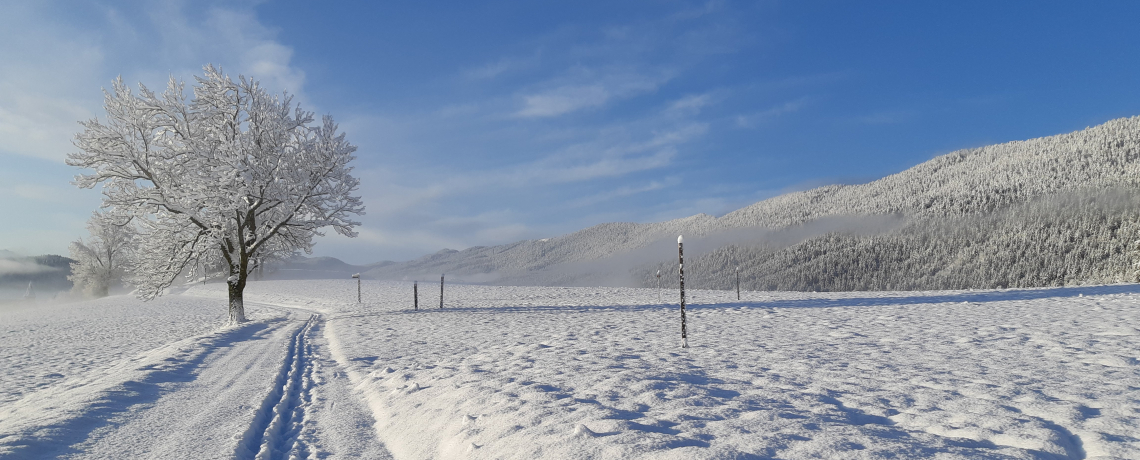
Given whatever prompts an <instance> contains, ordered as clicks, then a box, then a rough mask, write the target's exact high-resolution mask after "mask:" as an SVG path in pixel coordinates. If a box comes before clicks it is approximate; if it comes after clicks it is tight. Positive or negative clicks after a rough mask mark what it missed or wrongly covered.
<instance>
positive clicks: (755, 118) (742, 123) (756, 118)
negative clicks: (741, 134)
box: [735, 97, 809, 128]
mask: <svg viewBox="0 0 1140 460" xmlns="http://www.w3.org/2000/svg"><path fill="white" fill-rule="evenodd" d="M808 103H809V98H807V97H802V98H799V99H796V100H794V101H789V102H785V103H783V104H780V105H777V106H774V107H770V108H767V109H764V110H761V111H759V112H752V113H747V114H742V115H737V116H736V117H735V122H736V126H737V127H739V128H755V127H756V126H757V125H759V124H760V123H764V122H766V121H769V120H773V119H775V118H778V117H780V116H782V115H787V114H789V113H795V112H798V111H800V109H803V108H804V107H805V106H806V105H807V104H808Z"/></svg>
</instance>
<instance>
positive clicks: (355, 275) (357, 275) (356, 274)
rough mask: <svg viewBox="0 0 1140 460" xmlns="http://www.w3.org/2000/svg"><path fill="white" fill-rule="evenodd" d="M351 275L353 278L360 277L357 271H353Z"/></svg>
mask: <svg viewBox="0 0 1140 460" xmlns="http://www.w3.org/2000/svg"><path fill="white" fill-rule="evenodd" d="M352 277H353V278H360V274H359V273H354V274H353V275H352Z"/></svg>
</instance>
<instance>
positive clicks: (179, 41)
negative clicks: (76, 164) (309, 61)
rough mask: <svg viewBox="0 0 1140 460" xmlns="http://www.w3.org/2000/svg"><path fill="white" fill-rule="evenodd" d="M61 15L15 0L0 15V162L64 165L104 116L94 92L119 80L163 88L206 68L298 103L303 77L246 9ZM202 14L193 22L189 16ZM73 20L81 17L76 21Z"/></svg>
mask: <svg viewBox="0 0 1140 460" xmlns="http://www.w3.org/2000/svg"><path fill="white" fill-rule="evenodd" d="M57 8H59V5H54V4H51V3H48V2H33V1H20V0H14V1H11V2H5V5H4V14H2V15H0V42H3V43H4V44H5V46H3V47H0V152H6V153H11V154H18V155H27V156H34V157H39V158H46V159H52V160H55V161H62V160H63V158H65V157H66V155H67V153H69V152H72V151H74V147H73V146H72V145H71V139H72V138H73V136H74V135H75V133H76V132H78V130H79V125H78V123H77V122H78V121H80V120H85V119H89V118H91V117H93V116H96V115H99V114H101V113H102V107H101V106H102V93H100V91H99V88H102V87H108V86H110V82H111V80H112V79H113V78H114V77H115V76H118V75H121V76H123V77H124V79H126V80H127V81H128V83H132V84H133V83H135V82H137V81H142V82H145V83H146V84H147V85H149V86H152V87H157V88H161V87H162V85H164V84H165V82H166V79H167V78H168V77H169V76H170V75H174V76H176V77H178V78H182V79H185V80H191V75H194V74H200V73H201V67H202V66H203V65H205V64H206V63H214V64H215V65H222V66H223V67H225V70H226V71H227V72H233V73H234V74H237V73H243V74H246V75H249V76H253V77H255V78H257V79H259V80H261V82H262V83H263V84H264V85H265V86H266V87H267V88H271V89H273V90H274V91H281V90H286V89H287V90H289V92H291V93H293V94H296V95H298V100H299V101H303V100H304V99H303V98H304V95H303V87H304V82H305V75H304V72H302V71H300V70H299V69H297V68H296V67H295V66H293V65H292V64H291V59H292V49H291V48H290V47H288V46H285V45H283V44H281V43H280V42H278V41H276V38H275V37H276V33H275V32H274V31H273V30H271V29H269V28H268V27H266V26H264V25H262V24H261V23H260V22H259V21H258V19H257V17H256V16H255V14H254V11H253V9H252V8H253V6H252V5H249V4H241V3H219V4H216V5H210V4H199V3H194V4H191V3H189V2H180V1H167V2H145V1H140V2H128V3H126V4H115V5H98V4H91V5H85V6H84V7H83V8H85V10H84V11H82V14H83V15H84V17H82V18H69V17H66V16H64V15H59V14H58V11H56V9H57ZM201 10H204V11H206V14H192V11H195V12H196V11H201ZM76 14H79V13H76Z"/></svg>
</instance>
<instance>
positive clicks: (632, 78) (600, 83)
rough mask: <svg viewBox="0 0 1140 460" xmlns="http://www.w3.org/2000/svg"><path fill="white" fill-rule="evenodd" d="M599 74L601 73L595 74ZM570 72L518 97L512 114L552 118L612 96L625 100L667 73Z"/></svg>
mask: <svg viewBox="0 0 1140 460" xmlns="http://www.w3.org/2000/svg"><path fill="white" fill-rule="evenodd" d="M598 73H602V75H597V74H598ZM571 74H572V75H568V76H566V77H560V78H557V79H556V80H555V81H556V82H561V81H568V80H569V81H573V82H572V83H565V84H561V83H555V85H557V86H554V87H553V88H550V89H545V90H540V91H538V92H534V93H531V94H525V95H523V96H521V97H522V102H523V104H522V108H521V109H519V110H518V112H516V113H515V115H517V116H520V117H552V116H558V115H563V114H566V113H570V112H574V111H577V110H580V109H588V108H595V107H601V106H603V105H605V104H606V103H607V102H609V101H610V100H612V99H625V98H629V97H633V96H636V95H639V94H643V93H647V92H651V91H653V90H655V89H657V88H658V87H659V86H660V85H661V84H662V83H664V82H665V81H667V80H668V77H667V76H650V75H643V74H639V73H635V72H630V71H626V70H619V71H616V72H612V73H610V72H609V71H600V72H599V71H585V70H582V69H577V70H575V71H573V72H571Z"/></svg>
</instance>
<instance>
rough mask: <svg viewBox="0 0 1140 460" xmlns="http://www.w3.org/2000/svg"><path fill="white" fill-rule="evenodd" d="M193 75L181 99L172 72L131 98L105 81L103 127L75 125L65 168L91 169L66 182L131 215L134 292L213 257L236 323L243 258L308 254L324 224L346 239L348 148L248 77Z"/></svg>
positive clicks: (154, 292)
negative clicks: (98, 191)
mask: <svg viewBox="0 0 1140 460" xmlns="http://www.w3.org/2000/svg"><path fill="white" fill-rule="evenodd" d="M195 80H196V82H197V83H196V85H194V87H193V97H192V98H188V97H187V95H186V94H185V92H184V86H185V85H184V83H183V82H181V81H178V80H176V79H175V78H173V77H171V79H170V81H169V83H168V84H167V88H166V91H164V92H163V93H162V94H156V93H154V92H152V91H151V90H149V89H147V88H146V87H145V86H143V85H141V84H140V85H139V91H138V94H135V93H132V91H131V89H130V88H129V87H127V86H126V85H125V84H124V83H123V81H122V79H121V78H119V79H116V80H115V81H114V84H113V88H112V90H111V91H109V92H108V91H106V90H104V94H105V98H104V106H105V108H106V110H107V119H106V121H101V120H99V119H98V118H96V119H92V120H89V121H86V122H83V123H82V124H83V127H84V130H83V132H81V133H79V134H77V135H76V139H75V145H76V146H77V147H78V148H79V149H80V150H81V153H75V154H71V155H69V156H68V160H67V162H68V164H70V165H72V166H78V167H82V168H88V169H92V170H94V173H91V174H85V175H79V176H76V180H75V183H76V185H78V186H80V187H84V188H90V187H94V186H95V185H96V184H100V183H102V184H104V185H103V196H104V198H103V204H104V206H105V207H108V208H110V209H113V210H115V212H117V213H119V214H123V215H129V216H133V217H134V221H135V222H136V225H137V226H138V230H139V233H138V237H137V239H138V241H139V245H138V249H137V251H138V255H139V256H138V262H137V263H136V264H134V266H133V270H132V272H133V273H132V274H133V277H132V284H134V285H135V287H136V288H137V289H138V293H139V296H140V297H142V298H144V299H150V298H154V297H156V296H158V295H161V293H162V292H163V290H164V289H166V288H167V287H169V286H170V285H171V283H173V282H174V280H175V279H176V278H177V277H178V276H179V274H180V273H183V274H185V275H186V276H187V277H193V276H195V275H196V273H195V272H196V271H197V267H198V265H199V264H198V262H199V261H202V262H205V263H210V262H214V261H222V262H223V264H224V265H225V266H226V267H227V270H228V277H227V283H228V285H229V317H230V321H232V322H242V321H245V309H244V306H243V303H242V293H243V292H244V290H245V285H246V278H247V276H248V275H249V273H250V271H251V270H252V269H253V265H254V261H256V260H259V259H265V258H270V257H272V256H275V255H281V254H287V253H291V252H293V251H297V250H304V251H306V252H309V251H311V249H312V245H313V237H314V236H318V235H321V233H320V229H322V228H324V227H332V228H333V229H334V230H335V231H336V232H337V233H340V234H342V235H345V236H349V237H353V236H356V233H355V232H354V231H353V228H354V227H355V226H356V225H359V222H354V221H353V220H351V218H350V217H351V216H352V215H354V214H356V215H359V214H363V212H364V206H363V204H362V203H361V200H360V197H359V196H354V195H353V193H354V192H355V191H356V189H357V187H358V185H359V181H358V180H357V179H356V178H354V177H353V176H351V175H350V174H349V173H350V172H351V170H352V168H351V167H350V166H348V164H349V162H350V161H352V159H353V158H354V157H353V155H352V153H353V152H354V151H355V150H356V147H355V146H353V145H351V144H349V143H348V142H347V141H346V140H345V136H344V134H342V133H338V132H337V126H336V124H335V123H334V122H333V120H332V118H331V117H330V116H325V117H324V120H323V123H319V124H317V123H313V114H312V112H306V111H303V110H301V108H300V107H299V106H294V104H293V102H292V97H290V96H289V95H288V94H283V95H281V96H277V95H271V94H270V93H268V92H267V91H266V90H264V89H262V88H261V87H260V85H259V84H258V82H257V81H256V80H253V79H248V78H246V77H245V76H239V77H238V81H233V80H231V79H230V78H229V76H226V75H223V74H222V72H221V71H220V70H219V69H216V68H214V67H213V66H211V65H207V66H206V67H205V76H203V77H195Z"/></svg>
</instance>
